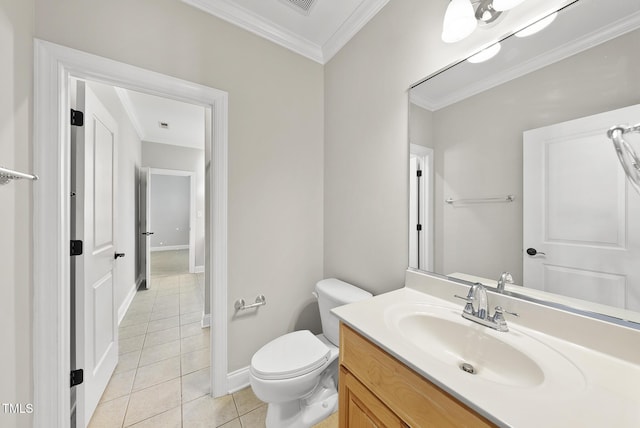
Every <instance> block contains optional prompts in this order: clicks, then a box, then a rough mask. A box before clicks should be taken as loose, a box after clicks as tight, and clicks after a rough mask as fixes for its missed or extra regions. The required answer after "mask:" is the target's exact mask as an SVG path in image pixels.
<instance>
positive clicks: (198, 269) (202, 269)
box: [193, 266, 204, 273]
mask: <svg viewBox="0 0 640 428" xmlns="http://www.w3.org/2000/svg"><path fill="white" fill-rule="evenodd" d="M193 273H204V266H196V267H195V269H194V272H193Z"/></svg>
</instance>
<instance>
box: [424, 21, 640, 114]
mask: <svg viewBox="0 0 640 428" xmlns="http://www.w3.org/2000/svg"><path fill="white" fill-rule="evenodd" d="M639 27H640V12H636V13H634V14H631V15H629V16H627V17H625V18H623V19H620V20H618V21H616V22H614V23H612V24H611V25H608V26H606V27H604V28H600V29H598V30H596V31H593V32H591V33H588V34H585V35H584V36H582V37H580V38H578V39H575V40H573V41H571V42H569V43H565V44H563V45H560V46H558V47H557V48H555V49H552V50H550V51H547V52H545V53H544V54H541V55H538V56H536V57H534V58H532V59H530V60H528V61H525V62H523V63H521V64H519V65H516V66H514V67H511V68H509V69H506V70H504V71H502V72H500V73H496V74H494V75H493V76H490V77H488V78H486V79H482V80H479V81H476V82H474V84H472V85H467V86H465V87H464V88H463V89H462V90H459V91H454V92H451V93H449V95H448V96H447V97H445V98H442V99H440V100H433V99H428V98H427V97H416V98H415V99H416V102H415V104H417V105H419V106H421V107H425V108H427V107H426V106H430V108H429V109H430V110H432V111H435V110H439V109H441V108H444V107H447V106H450V105H451V104H455V103H457V102H459V101H462V100H464V99H466V98H469V97H471V96H473V95H477V94H479V93H481V92H484V91H486V90H489V89H491V88H494V87H496V86H498V85H501V84H503V83H506V82H508V81H510V80H513V79H516V78H518V77H521V76H524V75H526V74H528V73H531V72H534V71H536V70H539V69H541V68H543V67H546V66H548V65H551V64H554V63H556V62H558V61H562V60H563V59H566V58H569V57H570V56H572V55H575V54H578V53H580V52H583V51H585V50H587V49H590V48H592V47H595V46H598V45H600V44H602V43H605V42H608V41H609V40H612V39H614V38H616V37H618V36H622V35H623V34H626V33H628V32H630V31H633V30H635V29H637V28H639ZM412 102H413V101H412Z"/></svg>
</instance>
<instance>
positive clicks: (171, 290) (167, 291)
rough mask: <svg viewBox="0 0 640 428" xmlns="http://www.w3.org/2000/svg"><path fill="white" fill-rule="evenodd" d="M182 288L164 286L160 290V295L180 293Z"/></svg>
mask: <svg viewBox="0 0 640 428" xmlns="http://www.w3.org/2000/svg"><path fill="white" fill-rule="evenodd" d="M180 290H181V288H180V287H172V288H163V289H162V290H158V297H160V296H172V295H175V294H180Z"/></svg>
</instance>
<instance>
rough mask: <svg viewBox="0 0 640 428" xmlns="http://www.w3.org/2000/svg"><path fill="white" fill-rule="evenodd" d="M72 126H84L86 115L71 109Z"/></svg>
mask: <svg viewBox="0 0 640 428" xmlns="http://www.w3.org/2000/svg"><path fill="white" fill-rule="evenodd" d="M71 125H72V126H83V125H84V113H82V112H81V111H80V110H74V109H71Z"/></svg>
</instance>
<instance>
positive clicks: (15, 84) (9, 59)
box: [0, 0, 37, 427]
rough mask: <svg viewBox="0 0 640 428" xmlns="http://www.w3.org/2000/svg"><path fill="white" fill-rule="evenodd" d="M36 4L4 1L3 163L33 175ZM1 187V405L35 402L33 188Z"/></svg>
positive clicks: (0, 48) (23, 423) (0, 77)
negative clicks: (32, 258) (32, 127)
mask: <svg viewBox="0 0 640 428" xmlns="http://www.w3.org/2000/svg"><path fill="white" fill-rule="evenodd" d="M33 9H34V2H33V1H32V0H2V1H0V61H1V62H2V66H1V67H0V94H2V96H0V165H2V166H4V167H6V168H10V169H15V170H18V171H23V172H31V169H32V161H31V147H32V145H31V137H32V132H31V123H32V117H31V109H32V107H33V105H32V104H33V101H32V100H33V98H32V97H33V88H32V79H33V41H32V40H33V32H34V20H33ZM34 185H37V183H31V182H28V181H24V180H22V181H18V182H13V183H11V184H7V185H4V186H0V206H1V207H2V209H0V290H1V292H0V296H1V297H0V343H1V344H2V351H0V402H2V403H14V404H16V403H24V404H26V403H32V402H33V386H32V385H33V380H34V379H33V374H32V373H33V371H32V366H33V362H32V359H33V352H32V346H31V342H32V333H31V332H32V323H31V320H32V317H33V305H32V298H33V287H32V285H31V284H32V275H31V271H32V263H31V246H32V238H33V236H32V233H31V217H32V202H31V200H32V197H33V193H32V190H31V189H32V188H33V186H34ZM32 421H33V418H32V417H31V416H30V415H28V414H27V415H19V416H16V415H12V414H6V413H4V412H3V411H0V426H3V427H5V426H6V427H29V426H31V424H32Z"/></svg>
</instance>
